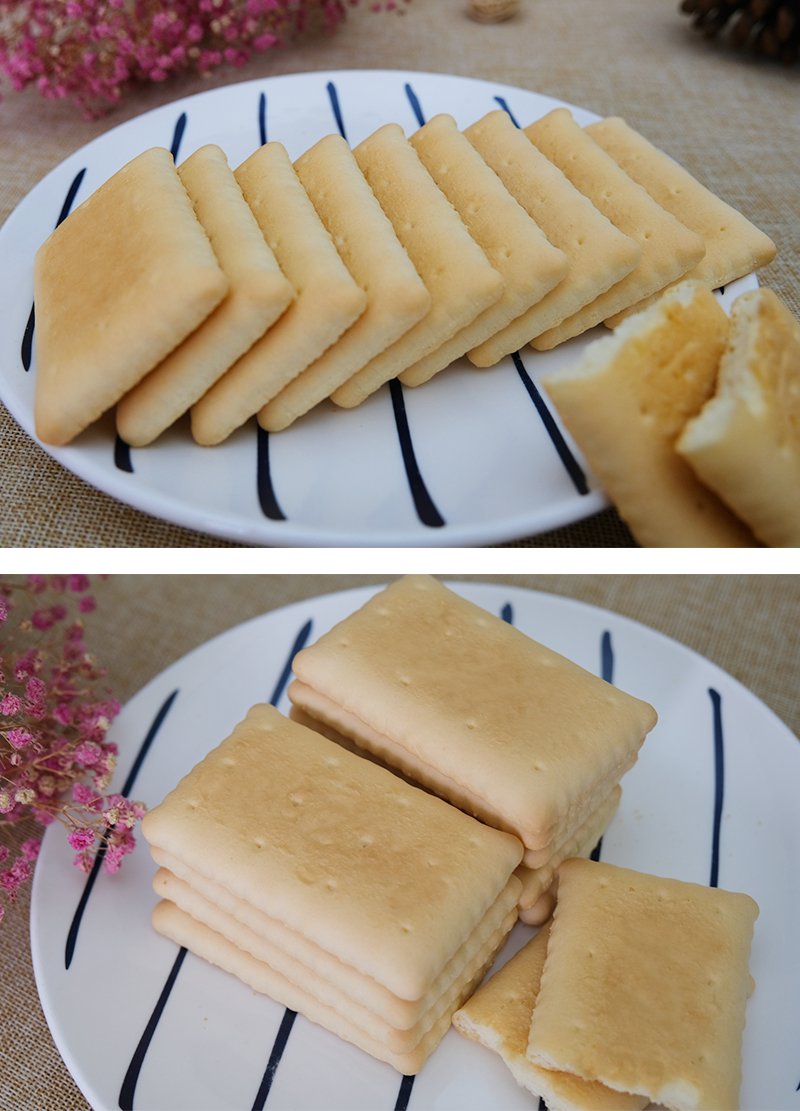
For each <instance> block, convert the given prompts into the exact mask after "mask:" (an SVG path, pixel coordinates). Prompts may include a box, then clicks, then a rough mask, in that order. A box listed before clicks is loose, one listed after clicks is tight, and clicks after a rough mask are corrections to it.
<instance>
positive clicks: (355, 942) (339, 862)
mask: <svg viewBox="0 0 800 1111" xmlns="http://www.w3.org/2000/svg"><path fill="white" fill-rule="evenodd" d="M142 832H143V834H144V836H145V837H146V838H147V840H148V841H149V842H150V843H151V844H153V845H157V846H158V847H160V848H162V849H164V850H165V851H166V852H168V853H170V854H171V856H172V857H174V858H176V859H178V860H183V861H184V862H185V863H186V864H187V865H188V867H190V868H192V869H194V871H196V872H199V873H201V874H202V875H206V876H208V877H209V878H211V879H213V880H214V881H215V882H216V883H221V884H224V885H225V886H226V887H227V888H228V889H229V890H230V891H231V892H232V893H233V894H234V895H236V896H238V897H239V898H240V899H244V900H245V901H247V902H249V903H251V904H252V905H253V906H255V907H257V908H258V909H259V910H262V911H263V912H264V913H265V914H267V915H269V916H270V917H272V918H278V919H280V920H281V921H282V922H283V923H284V924H285V925H286V926H289V927H290V928H291V929H293V930H296V931H297V932H299V933H302V934H303V935H304V936H305V937H307V938H309V940H311V941H313V942H315V943H316V944H317V945H319V946H320V947H321V948H323V949H327V950H328V951H329V952H331V953H333V954H334V955H335V956H337V957H338V958H339V959H340V960H341V961H343V962H344V963H345V964H350V965H353V966H354V967H355V968H356V969H358V970H359V971H360V972H361V973H363V974H365V975H367V976H373V977H374V978H375V979H376V980H378V981H379V982H380V983H382V984H384V985H385V986H386V987H388V988H389V990H390V991H392V992H393V993H394V994H395V995H399V996H400V997H401V998H403V999H417V998H419V997H420V996H421V995H424V994H425V992H426V991H427V990H428V989H429V987H430V985H431V984H432V983H433V981H434V980H435V979H436V977H437V976H439V974H440V973H441V971H442V968H443V967H444V966H445V964H447V962H448V961H449V960H450V959H451V958H452V957H453V955H454V954H455V953H456V952H457V951H458V949H459V948H460V946H461V945H462V944H463V942H464V941H465V940H466V938H467V937H469V935H470V934H471V933H472V931H473V930H474V929H475V927H476V926H477V925H478V923H479V922H480V921H481V919H482V918H483V917H484V915H485V914H486V911H487V910H488V908H489V907H490V906H491V905H492V904H493V903H494V902H495V900H496V899H497V897H498V895H499V894H500V892H501V891H502V890H503V888H504V887H505V886H506V884H507V883H508V880H509V877H510V875H511V872H512V871H513V870H514V868H516V866H517V864H519V862H520V859H521V857H522V845H521V844H520V842H519V841H518V840H517V839H516V838H514V837H511V836H509V835H508V834H505V833H500V832H498V831H497V830H492V829H488V828H487V827H485V826H483V825H481V824H480V823H479V822H476V821H474V819H472V818H469V817H468V816H467V815H465V814H462V813H461V812H460V811H458V810H456V809H455V808H454V807H452V806H449V805H447V804H446V803H443V802H441V801H440V800H439V799H436V798H433V797H432V796H430V795H428V794H426V793H425V792H424V791H420V790H418V789H417V788H414V787H410V786H408V785H407V784H405V783H403V782H402V781H401V780H399V779H398V778H397V777H396V776H393V775H392V774H391V773H390V772H387V771H385V770H384V769H383V768H379V767H377V766H376V765H374V764H372V763H370V762H369V761H367V760H362V759H361V758H360V757H358V756H354V755H353V754H352V753H349V752H346V751H345V750H344V749H342V748H340V747H338V746H336V745H334V744H332V742H330V741H328V740H327V739H326V738H324V737H321V736H320V735H319V734H318V733H315V732H313V731H312V730H310V729H305V728H304V727H303V726H301V725H298V724H296V723H295V722H292V721H290V720H289V719H288V718H285V717H283V715H282V714H279V713H278V711H277V710H275V709H274V707H271V706H266V705H257V706H254V707H252V708H251V709H250V711H249V712H248V714H247V717H246V718H245V720H244V721H242V722H240V723H239V724H238V725H237V726H236V728H235V729H234V731H233V733H232V734H231V736H230V737H228V738H227V739H226V740H225V741H223V742H222V744H220V745H219V746H218V747H217V748H216V749H214V750H213V751H212V752H210V753H209V754H208V756H206V758H205V759H204V760H203V761H201V762H200V763H199V764H198V765H197V766H196V767H195V768H193V769H192V771H191V772H189V774H188V775H186V776H185V777H184V778H183V779H182V780H181V782H180V783H179V784H178V786H177V787H176V788H175V789H174V790H173V791H171V792H170V794H169V795H168V796H167V798H166V799H165V800H164V801H163V802H162V803H161V804H159V805H158V806H156V807H155V808H154V809H153V810H151V811H149V812H148V814H147V816H146V820H145V821H144V822H143V825H142Z"/></svg>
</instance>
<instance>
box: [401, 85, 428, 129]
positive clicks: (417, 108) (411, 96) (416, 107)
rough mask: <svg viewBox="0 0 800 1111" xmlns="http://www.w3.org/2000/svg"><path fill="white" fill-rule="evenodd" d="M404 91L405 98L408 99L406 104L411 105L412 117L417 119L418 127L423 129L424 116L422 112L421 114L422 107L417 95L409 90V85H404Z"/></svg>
mask: <svg viewBox="0 0 800 1111" xmlns="http://www.w3.org/2000/svg"><path fill="white" fill-rule="evenodd" d="M405 91H406V96H407V97H408V103H409V104H410V105H411V108H412V111H413V112H414V115H415V116H416V117H417V123H418V124H419V126H420V127H423V126H424V125H425V116H424V115H423V112H422V105H421V104H420V102H419V97H418V96H417V94H416V93H415V92H414V90H413V89H412V88H411V86H410V85H406V87H405Z"/></svg>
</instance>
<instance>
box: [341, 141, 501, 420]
mask: <svg viewBox="0 0 800 1111" xmlns="http://www.w3.org/2000/svg"><path fill="white" fill-rule="evenodd" d="M354 153H355V157H356V161H357V162H358V165H359V166H360V167H361V171H362V173H363V174H364V177H365V178H366V179H367V182H368V183H369V186H370V188H371V189H372V192H373V193H374V194H375V196H376V197H377V198H378V201H379V203H380V205H381V208H382V209H383V210H384V212H385V213H386V215H387V216H388V217H389V219H390V220H391V222H392V226H393V227H394V230H395V233H396V235H397V238H398V239H399V240H400V242H401V243H402V245H403V247H404V248H405V249H406V251H407V252H408V256H409V258H410V259H411V262H412V263H413V265H414V268H415V270H416V271H417V273H418V274H419V276H420V277H421V278H422V280H423V282H424V283H425V286H426V288H427V289H428V292H429V293H430V295H431V308H430V310H429V311H428V312H427V313H426V315H425V316H424V317H423V318H422V319H421V320H420V321H419V322H418V323H417V324H415V325H414V326H413V328H411V329H409V331H407V332H406V333H405V335H404V336H403V337H402V338H401V339H399V340H397V341H396V342H395V343H393V344H391V346H389V347H387V348H386V350H385V351H383V352H381V354H380V355H376V356H375V358H374V359H372V360H370V362H369V363H367V365H366V366H364V367H362V369H361V370H359V371H358V372H357V373H356V374H354V375H353V377H352V378H350V379H349V380H348V381H347V382H346V383H345V384H344V385H343V386H340V387H339V389H338V390H335V391H334V393H333V394H332V397H333V400H334V401H335V402H336V404H337V405H343V406H344V407H345V408H350V407H352V406H354V405H358V404H359V403H360V402H362V401H363V400H364V398H365V397H367V396H369V394H371V393H373V392H374V391H375V390H377V389H378V388H379V387H380V386H382V385H383V384H384V382H388V381H389V379H391V378H394V377H396V376H397V375H398V374H401V373H402V372H403V371H404V370H406V369H407V368H408V367H410V366H412V365H413V364H414V363H416V362H418V361H419V360H420V359H422V358H424V357H425V356H426V355H428V354H430V353H431V352H432V351H434V350H436V349H437V348H438V347H441V345H442V344H443V343H446V342H447V341H448V340H449V339H450V338H451V337H452V336H454V335H455V334H456V333H457V332H459V331H461V329H462V328H465V327H466V326H467V325H468V324H470V323H471V322H472V321H473V320H474V319H475V318H476V317H477V316H478V315H479V314H480V313H482V312H483V311H484V310H485V309H487V308H488V307H489V306H490V305H492V304H494V303H495V301H497V300H498V299H499V298H500V296H501V295H502V292H503V279H502V277H501V276H500V274H498V272H497V271H496V270H495V269H494V268H493V267H492V266H491V264H490V263H489V260H488V259H487V258H486V255H485V254H484V253H483V251H482V250H481V248H480V247H479V246H478V244H477V243H476V242H475V241H474V239H472V237H471V236H470V234H469V232H468V231H467V229H466V228H465V227H464V225H463V223H462V222H461V219H460V217H459V215H458V213H457V212H456V211H455V209H454V208H453V206H452V205H451V204H450V202H449V201H448V200H447V198H446V197H445V195H444V194H443V193H442V191H441V190H440V189H439V187H438V186H437V185H436V182H435V181H434V180H433V178H432V177H431V175H430V174H429V173H428V171H427V170H426V169H425V167H424V166H423V165H422V163H421V162H420V159H419V156H418V155H417V152H416V151H415V150H414V148H413V147H412V146H411V144H410V143H409V142H408V140H407V139H406V137H405V135H404V134H403V130H402V128H401V127H400V126H399V125H398V124H386V125H385V126H383V127H381V128H379V129H378V130H377V131H376V132H375V133H374V134H372V135H370V136H369V137H368V138H367V139H365V140H364V141H363V142H362V143H360V144H359V145H358V146H357V147H356V149H355V151H354Z"/></svg>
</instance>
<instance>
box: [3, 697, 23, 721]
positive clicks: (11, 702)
mask: <svg viewBox="0 0 800 1111" xmlns="http://www.w3.org/2000/svg"><path fill="white" fill-rule="evenodd" d="M21 709H22V699H20V698H17V696H16V695H15V694H7V695H6V696H5V698H4V699H3V701H2V702H0V714H3V715H4V716H5V717H7V718H11V717H13V716H14V714H18V713H19V712H20V710H21Z"/></svg>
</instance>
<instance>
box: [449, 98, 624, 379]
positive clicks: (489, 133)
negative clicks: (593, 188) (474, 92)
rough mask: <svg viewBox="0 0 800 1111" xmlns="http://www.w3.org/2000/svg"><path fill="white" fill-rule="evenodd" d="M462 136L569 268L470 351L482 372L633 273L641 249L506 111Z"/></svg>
mask: <svg viewBox="0 0 800 1111" xmlns="http://www.w3.org/2000/svg"><path fill="white" fill-rule="evenodd" d="M464 135H465V136H466V138H467V139H468V140H469V141H470V143H471V144H472V145H473V146H474V147H475V149H476V150H477V151H478V153H479V154H480V155H481V157H482V158H483V159H484V160H485V161H486V163H487V164H488V165H489V166H490V167H491V168H492V169H493V170H494V172H495V173H496V174H497V175H498V177H499V178H500V180H501V181H502V182H503V184H504V185H505V187H506V189H507V190H508V191H509V193H511V195H512V196H513V197H515V198H516V200H517V201H518V202H519V203H520V204H521V205H522V207H523V208H524V209H525V211H526V212H527V213H528V215H529V216H530V217H531V218H532V219H533V220H534V221H535V222H536V224H538V226H539V227H540V228H541V229H542V231H543V232H544V234H545V235H546V236H547V238H548V240H549V241H550V242H551V243H552V244H554V245H555V246H556V247H558V248H559V249H560V250H561V251H563V252H564V254H565V255H566V257H567V259H568V262H569V270H568V271H567V275H566V277H565V278H564V280H563V281H561V282H560V283H559V284H558V285H557V286H556V287H555V289H553V290H551V292H550V293H548V294H547V295H546V296H545V297H544V298H543V299H542V300H541V301H540V302H539V303H538V304H536V305H534V306H533V307H531V308H530V309H528V310H527V311H526V312H524V313H522V314H521V315H520V316H518V317H517V318H516V320H513V321H512V322H511V323H509V324H508V325H506V327H505V328H502V329H501V330H500V331H499V332H497V333H496V334H495V335H494V336H492V337H490V338H489V339H487V340H485V341H484V342H483V343H482V344H480V345H479V346H477V347H475V348H474V349H473V350H471V351H470V352H469V359H470V361H471V362H473V363H474V364H475V365H476V366H480V367H485V366H492V365H493V364H494V363H496V362H497V361H498V360H499V359H501V358H502V357H503V356H504V355H508V354H510V353H511V352H512V351H518V350H519V349H520V348H521V347H524V346H525V344H526V343H530V341H531V340H532V339H534V338H535V337H536V336H538V335H540V334H541V333H542V332H545V331H547V330H548V329H550V328H554V327H555V326H556V325H558V324H560V323H561V321H562V320H564V319H565V318H566V317H569V316H572V315H573V314H574V313H576V312H577V311H578V310H579V309H581V308H583V306H584V305H588V304H589V303H590V302H592V301H594V300H595V299H596V298H597V297H598V296H599V295H600V294H601V293H604V292H605V291H606V290H607V289H608V288H609V287H611V286H612V285H614V284H615V283H616V282H618V281H620V280H621V279H622V278H624V277H625V275H626V274H629V273H630V272H631V270H633V268H634V267H635V266H636V265H637V264H638V262H639V260H640V259H641V257H642V248H641V247H640V246H639V244H638V243H637V242H635V240H633V239H632V238H631V237H630V236H628V235H625V234H624V233H623V232H621V231H620V230H619V229H618V228H616V227H614V225H613V224H612V223H611V221H610V220H609V219H608V217H606V216H604V215H603V214H602V213H601V212H598V210H597V209H596V208H595V207H594V205H593V204H592V202H591V201H590V200H589V199H588V198H587V197H585V196H584V195H583V193H581V192H579V190H577V189H576V188H575V186H574V185H573V184H572V182H571V181H570V180H569V178H568V177H566V176H565V175H564V173H563V172H562V171H561V170H560V169H559V168H558V167H557V166H555V165H553V163H552V162H550V161H549V159H547V158H545V156H544V155H543V154H542V153H541V152H540V151H538V150H537V149H536V147H535V146H534V145H533V144H532V143H531V142H530V140H529V139H528V138H527V137H526V136H525V134H524V132H522V131H520V129H519V128H518V127H516V126H515V124H514V123H513V121H512V120H511V117H510V116H509V114H508V112H504V111H501V110H500V109H498V110H496V111H494V112H489V114H488V115H486V116H484V117H483V118H482V119H480V120H478V121H477V123H474V124H472V126H471V127H468V128H467V129H466V131H465V132H464Z"/></svg>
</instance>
